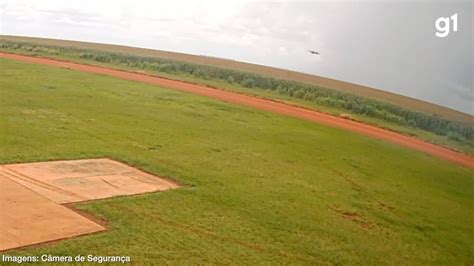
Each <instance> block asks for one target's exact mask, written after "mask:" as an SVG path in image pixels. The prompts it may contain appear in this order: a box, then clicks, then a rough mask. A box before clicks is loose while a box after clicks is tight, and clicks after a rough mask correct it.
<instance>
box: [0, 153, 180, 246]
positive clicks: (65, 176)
mask: <svg viewBox="0 0 474 266" xmlns="http://www.w3.org/2000/svg"><path fill="white" fill-rule="evenodd" d="M178 187H179V185H177V184H176V183H174V182H172V181H169V180H165V179H161V178H159V177H157V176H154V175H152V174H148V173H145V172H143V171H140V170H138V169H136V168H133V167H130V166H128V165H125V164H122V163H119V162H116V161H113V160H110V159H107V158H102V159H88V160H75V161H52V162H41V163H25V164H9V165H1V166H0V210H1V211H0V251H2V250H8V249H13V248H19V247H23V246H30V245H34V244H39V243H45V242H51V241H53V242H54V241H57V240H61V239H66V238H71V237H75V236H79V235H85V234H90V233H94V232H99V231H103V230H105V225H106V223H105V221H102V220H100V219H97V218H94V217H91V215H90V214H88V213H86V212H82V211H77V210H76V209H74V206H72V205H71V204H68V203H71V202H78V201H88V200H94V199H103V198H109V197H113V196H121V195H135V194H142V193H146V192H153V191H162V190H167V189H174V188H178ZM60 204H65V205H64V206H62V205H60Z"/></svg>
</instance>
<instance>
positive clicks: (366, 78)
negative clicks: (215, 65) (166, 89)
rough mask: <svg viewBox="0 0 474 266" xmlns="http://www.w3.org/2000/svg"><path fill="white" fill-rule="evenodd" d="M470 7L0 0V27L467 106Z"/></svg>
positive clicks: (456, 3) (470, 65) (5, 30)
mask: <svg viewBox="0 0 474 266" xmlns="http://www.w3.org/2000/svg"><path fill="white" fill-rule="evenodd" d="M455 13H457V14H458V25H457V28H458V30H457V32H453V31H452V28H451V32H450V34H449V35H448V36H447V37H445V38H439V37H436V36H435V32H436V29H435V20H436V19H437V18H438V17H441V16H443V17H449V16H451V15H453V14H455ZM473 13H474V12H473V1H472V0H468V1H417V2H414V1H303V2H301V1H299V2H296V1H280V2H274V1H232V0H230V1H229V0H220V1H179V0H173V1H139V0H100V1H99V0H93V1H89V0H83V1H63V0H30V1H28V0H0V34H7V35H24V36H37V37H49V38H58V39H70V40H81V41H91V42H102V43H114V44H123V45H130V46H138V47H147V48H155V49H160V50H169V51H177V52H184V53H192V54H202V55H210V56H216V57H223V58H230V59H235V60H239V61H245V62H251V63H257V64H263V65H270V66H276V67H280V68H285V69H292V70H297V71H302V72H306V73H310V74H315V75H320V76H325V77H330V78H335V79H340V80H344V81H349V82H354V83H358V84H363V85H367V86H371V87H375V88H379V89H383V90H387V91H391V92H395V93H399V94H403V95H407V96H411V97H415V98H419V99H423V100H426V101H429V102H433V103H437V104H440V105H444V106H447V107H450V108H453V109H456V110H460V111H463V112H466V113H470V114H471V115H472V114H474V107H473V102H474V96H473V75H472V73H473V61H474V57H473V54H474V53H473V26H472V24H473ZM451 24H452V23H451ZM451 26H452V25H451ZM309 49H311V50H317V51H319V52H320V53H321V55H320V56H316V55H311V54H309V53H308V50H309Z"/></svg>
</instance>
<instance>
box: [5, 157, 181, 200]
mask: <svg viewBox="0 0 474 266" xmlns="http://www.w3.org/2000/svg"><path fill="white" fill-rule="evenodd" d="M0 175H3V176H5V177H8V178H10V179H11V180H13V181H15V182H17V183H19V184H21V185H23V186H25V187H27V188H29V189H31V190H33V191H35V192H37V193H39V194H41V195H42V196H44V197H46V198H48V199H50V200H52V201H55V202H57V203H60V204H63V203H70V202H79V201H88V200H94V199H103V198H110V197H114V196H123V195H135V194H142V193H146V192H153V191H163V190H168V189H173V188H178V187H179V186H178V185H177V184H175V183H174V182H171V181H169V180H165V179H162V178H159V177H157V176H154V175H151V174H148V173H145V172H143V171H140V170H138V169H136V168H133V167H130V166H128V165H125V164H122V163H119V162H116V161H113V160H110V159H107V158H102V159H87V160H73V161H52V162H40V163H23V164H8V165H3V166H1V167H0Z"/></svg>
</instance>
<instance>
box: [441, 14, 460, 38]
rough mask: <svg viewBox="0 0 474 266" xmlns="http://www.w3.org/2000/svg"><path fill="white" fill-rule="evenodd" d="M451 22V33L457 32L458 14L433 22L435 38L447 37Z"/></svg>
mask: <svg viewBox="0 0 474 266" xmlns="http://www.w3.org/2000/svg"><path fill="white" fill-rule="evenodd" d="M451 21H452V22H453V31H454V32H456V31H458V14H457V13H456V14H454V15H452V16H451V17H439V18H438V19H437V20H436V21H435V27H436V34H435V35H436V37H440V38H444V37H446V36H448V35H449V32H450V30H451V25H450V24H451V23H450V22H451Z"/></svg>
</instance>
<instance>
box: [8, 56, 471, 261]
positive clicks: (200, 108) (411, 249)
mask: <svg viewBox="0 0 474 266" xmlns="http://www.w3.org/2000/svg"><path fill="white" fill-rule="evenodd" d="M0 76H1V77H2V78H1V79H0V88H1V90H0V125H1V130H0V147H2V148H1V149H0V163H2V164H3V163H14V162H34V161H46V160H64V159H81V158H100V157H108V158H112V159H115V160H118V161H123V162H125V163H127V164H129V165H132V166H137V167H139V168H140V169H143V170H146V171H148V172H151V173H154V174H156V175H159V176H162V177H169V178H172V179H174V180H177V181H179V182H180V183H182V184H183V185H184V187H183V188H181V189H178V190H173V191H171V190H170V191H167V192H159V193H151V194H144V195H138V196H131V197H117V198H111V199H106V200H99V201H91V202H85V203H80V204H75V205H74V207H75V208H78V209H80V210H82V211H84V212H86V213H87V214H88V215H92V216H94V217H97V218H98V219H102V220H105V221H108V222H107V228H108V231H105V232H103V233H98V234H95V235H90V236H84V237H79V238H74V239H69V240H65V241H61V242H57V243H51V244H46V245H42V246H38V247H31V248H27V249H23V250H17V251H10V252H8V253H7V254H9V255H13V254H15V255H35V254H36V255H39V254H51V255H64V254H73V255H76V254H91V253H93V254H94V255H123V256H131V259H132V262H135V263H136V264H148V265H150V264H165V263H168V264H232V263H233V264H256V263H261V264H312V265H314V264H316V265H317V264H345V265H346V264H359V265H360V264H362V265H381V264H394V265H418V264H429V265H465V264H469V263H471V262H472V261H473V260H474V257H473V252H472V241H473V239H472V206H473V204H474V198H473V194H472V190H473V189H474V180H473V178H472V169H468V168H464V167H461V166H457V165H454V164H451V163H449V162H446V161H442V160H438V159H436V158H434V157H431V156H429V155H426V154H423V153H419V152H414V151H413V150H410V149H406V148H402V147H399V146H396V145H392V144H389V143H386V142H382V141H377V140H374V139H371V138H368V137H364V136H361V135H359V134H355V133H351V132H347V131H344V130H338V129H335V128H330V127H326V126H322V125H318V124H315V123H311V122H307V121H304V120H299V119H294V118H289V117H284V116H281V115H277V114H273V113H269V112H265V111H259V110H255V109H252V108H246V107H242V106H237V105H233V104H227V103H223V102H219V101H216V100H212V99H208V98H203V97H199V96H195V95H191V94H187V93H183V92H178V91H174V90H169V89H165V88H160V87H157V86H152V85H146V84H141V83H137V82H131V81H123V80H117V79H114V78H111V77H106V76H101V75H92V74H86V73H81V72H77V71H73V70H67V69H57V68H52V67H46V66H40V65H32V64H26V63H20V62H16V61H12V60H7V59H0ZM349 147H350V148H349Z"/></svg>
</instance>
